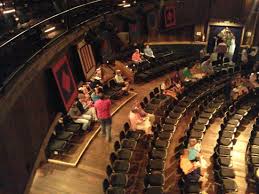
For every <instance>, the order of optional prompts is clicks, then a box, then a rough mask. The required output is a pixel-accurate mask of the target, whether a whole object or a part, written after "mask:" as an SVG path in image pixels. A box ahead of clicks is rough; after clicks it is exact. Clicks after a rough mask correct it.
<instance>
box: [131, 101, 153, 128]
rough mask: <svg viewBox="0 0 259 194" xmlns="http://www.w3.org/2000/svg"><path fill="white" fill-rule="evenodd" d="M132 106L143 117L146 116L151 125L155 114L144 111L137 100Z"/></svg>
mask: <svg viewBox="0 0 259 194" xmlns="http://www.w3.org/2000/svg"><path fill="white" fill-rule="evenodd" d="M133 106H134V107H135V108H137V109H138V112H139V114H140V116H141V117H143V118H144V117H148V119H149V120H150V122H151V124H152V125H153V124H154V122H155V120H156V118H155V115H154V114H150V113H147V112H145V110H144V109H143V108H142V107H141V105H140V103H139V101H138V100H136V101H135V103H134V105H133Z"/></svg>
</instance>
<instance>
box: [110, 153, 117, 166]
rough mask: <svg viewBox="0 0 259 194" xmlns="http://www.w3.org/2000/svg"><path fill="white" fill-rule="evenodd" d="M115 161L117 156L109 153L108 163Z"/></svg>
mask: <svg viewBox="0 0 259 194" xmlns="http://www.w3.org/2000/svg"><path fill="white" fill-rule="evenodd" d="M116 159H117V156H116V154H115V153H114V152H112V153H111V155H110V162H111V164H113V162H114V161H115V160H116Z"/></svg>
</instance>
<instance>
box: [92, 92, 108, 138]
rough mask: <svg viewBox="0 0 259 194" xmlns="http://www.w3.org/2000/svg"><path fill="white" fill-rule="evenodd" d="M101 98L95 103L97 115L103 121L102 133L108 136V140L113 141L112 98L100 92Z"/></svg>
mask: <svg viewBox="0 0 259 194" xmlns="http://www.w3.org/2000/svg"><path fill="white" fill-rule="evenodd" d="M98 95H99V97H100V99H99V100H97V101H96V102H95V103H94V107H95V109H96V112H97V117H98V119H99V121H100V123H101V129H102V135H103V136H106V140H107V141H108V142H111V139H112V137H111V124H112V116H111V100H110V99H108V98H105V96H104V94H103V93H102V92H99V94H98Z"/></svg>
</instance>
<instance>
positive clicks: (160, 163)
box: [144, 88, 195, 194]
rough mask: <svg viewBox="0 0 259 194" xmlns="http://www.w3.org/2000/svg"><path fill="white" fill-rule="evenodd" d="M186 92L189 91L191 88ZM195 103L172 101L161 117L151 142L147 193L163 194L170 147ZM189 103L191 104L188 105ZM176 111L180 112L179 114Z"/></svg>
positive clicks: (145, 182)
mask: <svg viewBox="0 0 259 194" xmlns="http://www.w3.org/2000/svg"><path fill="white" fill-rule="evenodd" d="M185 90H189V88H186V89H185ZM152 95H153V94H152V93H150V96H152ZM151 100H152V98H151ZM194 102H195V100H191V101H187V99H185V98H184V97H182V98H180V100H179V101H178V102H173V101H171V103H170V104H168V106H166V108H165V109H164V111H165V114H164V115H162V116H161V119H160V123H159V124H158V125H157V127H156V129H155V130H154V136H153V138H152V141H151V146H150V152H149V160H148V165H147V174H146V176H145V179H144V185H145V193H150V194H151V193H152V194H160V193H161V194H162V193H163V190H164V188H163V186H164V184H165V177H164V170H165V160H166V157H167V150H168V147H169V145H170V143H171V139H172V137H173V134H174V132H175V130H176V127H177V124H178V122H179V120H180V119H181V118H182V117H183V116H184V114H185V111H186V110H187V109H188V107H190V106H191V104H192V103H194ZM187 103H189V104H188V105H187ZM176 110H178V112H177V111H176ZM175 111H176V112H175ZM169 113H170V116H171V117H170V116H169ZM174 121H175V122H174Z"/></svg>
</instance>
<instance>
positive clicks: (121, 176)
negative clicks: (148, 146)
mask: <svg viewBox="0 0 259 194" xmlns="http://www.w3.org/2000/svg"><path fill="white" fill-rule="evenodd" d="M143 134H144V131H142V130H138V131H133V130H131V129H130V126H129V124H128V123H125V124H124V130H122V131H121V132H120V141H116V142H115V143H114V152H112V153H111V155H110V163H111V165H108V166H107V167H106V173H107V178H106V179H105V180H104V181H103V190H104V193H107V194H115V193H116V194H124V193H126V188H127V187H128V186H129V185H128V184H129V181H128V180H129V177H130V174H135V173H136V171H137V169H138V168H135V167H133V165H132V164H133V163H134V161H135V160H141V159H142V156H141V155H140V156H141V157H135V156H134V154H135V153H136V152H138V151H139V150H138V146H137V145H138V143H140V141H141V138H142V136H143Z"/></svg>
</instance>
